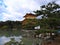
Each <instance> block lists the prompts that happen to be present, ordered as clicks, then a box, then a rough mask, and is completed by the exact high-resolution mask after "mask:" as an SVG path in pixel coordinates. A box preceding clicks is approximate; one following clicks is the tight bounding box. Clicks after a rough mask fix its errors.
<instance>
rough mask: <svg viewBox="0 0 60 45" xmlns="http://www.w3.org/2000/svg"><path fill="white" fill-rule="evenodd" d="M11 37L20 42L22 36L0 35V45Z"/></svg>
mask: <svg viewBox="0 0 60 45" xmlns="http://www.w3.org/2000/svg"><path fill="white" fill-rule="evenodd" d="M11 38H14V39H15V41H17V42H20V41H21V40H20V39H21V38H22V36H17V37H16V36H11V37H6V36H1V37H0V45H4V44H5V43H7V42H9V41H11Z"/></svg>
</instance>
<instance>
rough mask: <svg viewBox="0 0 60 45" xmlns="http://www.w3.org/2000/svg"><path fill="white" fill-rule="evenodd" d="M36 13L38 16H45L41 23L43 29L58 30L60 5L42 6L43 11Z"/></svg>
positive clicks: (53, 3)
mask: <svg viewBox="0 0 60 45" xmlns="http://www.w3.org/2000/svg"><path fill="white" fill-rule="evenodd" d="M34 13H35V14H36V15H37V16H40V15H43V16H42V19H41V20H40V21H39V22H40V23H39V25H40V26H41V28H45V29H47V28H48V29H56V27H57V26H60V5H58V4H56V3H55V2H52V3H48V4H47V5H43V6H41V10H36V11H34Z"/></svg>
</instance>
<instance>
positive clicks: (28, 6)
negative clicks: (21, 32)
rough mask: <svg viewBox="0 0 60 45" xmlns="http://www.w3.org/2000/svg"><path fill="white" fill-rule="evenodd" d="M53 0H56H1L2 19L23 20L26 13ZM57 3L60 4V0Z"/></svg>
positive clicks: (0, 12) (0, 14) (0, 17)
mask: <svg viewBox="0 0 60 45" xmlns="http://www.w3.org/2000/svg"><path fill="white" fill-rule="evenodd" d="M51 1H54V0H3V1H2V0H0V9H1V10H0V21H1V20H2V21H6V20H14V21H16V20H19V21H21V20H23V16H24V15H25V14H26V13H30V12H33V11H34V10H37V9H40V6H41V5H43V4H47V3H48V2H51ZM1 3H2V5H1ZM57 3H58V4H60V0H58V1H57Z"/></svg>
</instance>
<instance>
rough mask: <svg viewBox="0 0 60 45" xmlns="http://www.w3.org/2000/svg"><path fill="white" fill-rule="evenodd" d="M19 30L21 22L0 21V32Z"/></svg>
mask: <svg viewBox="0 0 60 45" xmlns="http://www.w3.org/2000/svg"><path fill="white" fill-rule="evenodd" d="M21 28H22V23H21V21H5V22H3V21H0V30H20V29H21Z"/></svg>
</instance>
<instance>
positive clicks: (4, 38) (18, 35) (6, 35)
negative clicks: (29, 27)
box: [0, 30, 41, 45]
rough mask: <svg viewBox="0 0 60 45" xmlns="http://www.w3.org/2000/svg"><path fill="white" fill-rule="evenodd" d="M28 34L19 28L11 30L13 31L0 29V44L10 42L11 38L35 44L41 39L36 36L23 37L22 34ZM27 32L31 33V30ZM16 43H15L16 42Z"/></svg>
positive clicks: (27, 43) (26, 43)
mask: <svg viewBox="0 0 60 45" xmlns="http://www.w3.org/2000/svg"><path fill="white" fill-rule="evenodd" d="M24 34H28V33H25V32H22V31H20V30H13V31H6V30H1V31H0V45H5V44H6V43H9V42H11V39H12V38H14V41H15V42H19V43H20V42H23V43H24V45H35V44H36V43H41V39H38V38H32V37H31V38H30V37H24V36H22V35H24ZM29 34H31V35H32V32H30V33H29ZM16 45H17V44H16Z"/></svg>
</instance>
